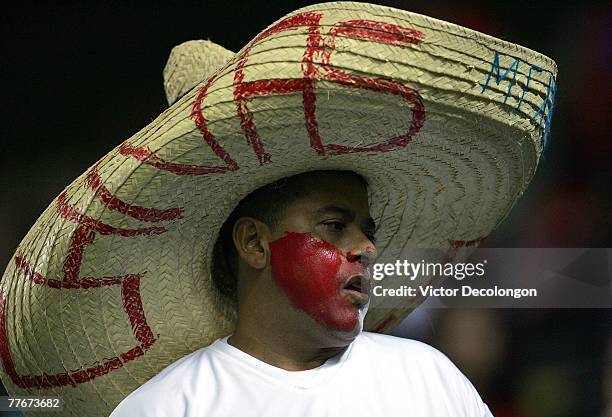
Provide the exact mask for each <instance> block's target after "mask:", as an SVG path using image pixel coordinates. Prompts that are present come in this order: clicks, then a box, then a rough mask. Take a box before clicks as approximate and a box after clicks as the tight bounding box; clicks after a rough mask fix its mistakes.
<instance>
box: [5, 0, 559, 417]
mask: <svg viewBox="0 0 612 417" xmlns="http://www.w3.org/2000/svg"><path fill="white" fill-rule="evenodd" d="M555 75H556V67H555V65H554V62H553V61H552V60H550V59H549V58H547V57H544V56H542V55H540V54H538V53H536V52H533V51H531V50H528V49H527V48H523V47H520V46H518V45H513V44H510V43H508V42H505V41H502V40H499V39H494V38H491V37H489V36H486V35H483V34H480V33H477V32H474V31H470V30H469V29H465V28H461V27H458V26H456V25H452V24H448V23H446V22H441V21H439V20H436V19H432V18H429V17H426V16H421V15H418V14H414V13H410V12H406V11H402V10H397V9H393V8H389V7H383V6H378V5H372V4H366V3H350V2H337V3H325V4H319V5H312V6H309V7H306V8H303V9H300V10H297V11H295V12H293V13H290V14H289V15H287V16H285V17H283V18H281V19H280V20H278V21H277V22H275V23H274V24H272V25H271V26H269V27H268V28H266V29H265V30H264V31H262V32H261V33H260V34H258V35H257V36H256V37H255V38H254V39H253V40H252V41H251V42H249V43H248V44H247V45H246V46H245V47H244V48H243V49H242V50H241V51H240V52H239V53H237V54H233V53H232V52H230V51H227V50H225V49H223V48H221V47H219V46H218V45H214V44H212V43H211V42H207V41H201V42H197V41H196V42H187V43H185V44H183V45H181V46H180V47H178V48H175V50H173V52H172V54H171V57H170V60H169V63H168V65H167V66H166V69H165V87H166V93H167V96H168V99H169V102H170V104H171V106H170V107H169V108H168V109H167V110H166V111H165V112H163V113H162V114H161V115H160V116H159V117H158V118H157V119H155V120H154V121H153V122H151V124H149V125H148V126H146V127H145V128H144V129H142V130H141V131H140V132H138V133H137V134H135V135H134V136H133V137H131V138H129V139H127V140H126V141H124V142H123V143H122V144H121V145H120V146H118V147H117V148H116V149H114V150H112V151H111V152H109V154H107V155H106V156H104V157H103V158H102V159H101V160H100V161H98V162H97V163H96V164H94V165H93V166H92V167H91V168H90V169H89V170H88V171H87V172H86V173H85V174H84V175H82V176H81V177H79V178H78V179H77V180H75V181H74V182H73V183H72V184H71V185H69V186H68V187H67V188H66V189H65V190H64V191H63V192H62V193H61V194H60V195H59V196H58V197H57V199H56V200H55V201H54V202H53V204H51V205H50V206H49V208H48V209H47V210H46V211H45V212H44V213H43V214H42V215H41V217H40V218H39V220H38V221H37V223H36V224H35V225H34V226H33V228H32V229H31V231H30V233H28V235H27V236H26V237H25V238H24V240H23V242H22V243H21V244H20V246H19V248H18V249H17V252H16V254H15V256H14V257H13V259H12V260H11V262H10V264H9V265H8V267H7V269H6V272H5V273H4V276H3V278H2V281H1V282H0V360H1V361H2V367H1V368H0V376H1V377H2V382H3V384H4V385H5V386H6V387H7V390H8V392H9V393H11V395H26V394H29V393H31V392H32V390H36V392H37V393H41V392H42V393H52V394H54V395H60V396H61V397H62V398H63V400H64V411H63V414H64V415H69V416H75V417H81V416H83V415H87V416H92V417H107V416H108V415H109V414H110V413H111V412H112V411H113V409H115V407H116V406H117V404H119V403H121V405H119V407H118V408H117V410H116V411H114V414H113V415H114V416H116V417H119V416H130V417H140V416H161V415H164V416H166V415H171V416H182V417H192V416H196V415H197V416H201V415H215V416H224V415H239V416H249V415H283V416H285V415H287V416H291V415H304V416H306V415H308V416H314V417H316V416H322V415H329V416H335V415H345V414H354V415H381V416H393V415H406V414H411V415H419V416H449V415H452V416H486V415H488V411H487V408H486V406H485V405H484V404H483V403H482V401H481V400H480V398H479V397H478V395H477V394H476V393H475V391H474V389H473V387H472V386H471V384H470V383H469V382H468V381H467V380H466V379H465V378H464V377H463V376H462V375H461V373H460V372H459V371H457V369H456V368H455V367H454V366H453V365H452V364H451V363H450V362H449V361H448V359H446V358H445V357H444V356H443V355H442V354H440V353H439V352H437V351H435V350H434V349H432V348H430V347H427V346H425V345H422V344H420V343H416V342H413V341H408V340H401V339H397V338H392V337H387V336H381V335H377V334H373V333H367V332H362V329H365V330H374V331H375V332H377V333H383V332H386V331H388V330H389V329H391V328H392V327H393V326H394V325H395V324H397V323H399V322H401V320H402V319H403V318H404V317H405V316H406V315H407V314H408V313H409V312H410V311H411V310H412V309H413V308H415V307H416V306H417V305H418V304H419V302H421V301H422V299H419V298H416V299H410V298H407V299H403V300H400V301H399V302H398V303H397V304H393V305H386V306H384V307H385V308H370V309H369V311H368V314H367V316H366V309H367V308H368V304H369V303H372V301H373V300H372V299H371V297H372V294H369V293H368V290H369V289H368V286H369V280H368V266H369V265H370V264H371V263H372V262H373V261H374V259H376V262H394V261H395V259H393V256H392V255H391V252H393V251H395V250H396V249H410V248H437V249H439V248H442V249H443V250H448V249H456V248H458V247H464V246H475V245H477V244H478V242H480V241H481V240H482V239H483V238H484V237H486V236H487V235H488V234H489V233H490V232H491V231H492V230H493V229H494V228H495V226H497V225H498V224H499V223H500V222H501V221H502V220H503V218H504V217H505V216H506V214H507V213H508V211H509V210H510V209H511V208H512V206H513V205H514V203H515V202H516V201H517V199H518V198H519V196H520V195H521V194H522V193H523V192H524V190H525V189H526V187H527V185H528V183H529V181H530V179H531V178H532V176H533V174H534V172H535V169H536V167H537V164H538V161H539V157H540V156H541V154H542V152H543V150H544V148H545V146H546V143H547V139H548V133H549V127H550V120H551V117H552V103H553V101H554V92H555ZM374 221H375V222H376V224H374ZM374 231H375V233H374ZM374 235H375V236H376V246H375V245H374V241H373V236H374ZM390 257H391V258H390ZM385 279H386V280H387V278H385ZM372 305H373V307H375V306H374V303H372ZM230 335H231V337H230ZM32 347H35V348H32ZM160 371H161V373H160ZM139 387H140V388H139ZM130 393H131V394H130ZM126 396H127V399H126ZM123 400H125V401H123ZM122 401H123V402H122Z"/></svg>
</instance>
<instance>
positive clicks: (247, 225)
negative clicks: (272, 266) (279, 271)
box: [232, 217, 270, 269]
mask: <svg viewBox="0 0 612 417" xmlns="http://www.w3.org/2000/svg"><path fill="white" fill-rule="evenodd" d="M232 239H233V240H234V246H235V248H236V252H237V253H238V257H239V258H240V259H241V260H242V261H243V262H245V263H246V264H247V265H249V266H250V267H251V268H254V269H263V268H265V267H266V265H267V264H268V256H269V246H268V242H269V239H270V228H269V227H268V225H267V224H265V223H263V222H261V221H259V220H257V219H254V218H252V217H241V218H239V219H238V220H237V221H236V222H235V223H234V228H233V230H232Z"/></svg>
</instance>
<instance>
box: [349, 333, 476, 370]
mask: <svg viewBox="0 0 612 417" xmlns="http://www.w3.org/2000/svg"><path fill="white" fill-rule="evenodd" d="M360 344H361V345H362V346H364V347H365V349H366V351H367V352H368V354H369V355H371V356H372V357H373V358H376V363H377V364H378V366H383V367H384V366H386V367H387V368H389V371H391V370H393V369H394V370H395V371H396V372H407V373H412V372H415V371H416V370H420V371H421V372H424V373H426V374H438V375H445V376H446V377H449V376H453V377H455V378H458V379H464V378H465V377H464V376H463V374H462V373H461V371H460V370H459V369H457V367H456V366H455V364H454V363H453V362H452V361H451V360H450V359H449V358H448V357H447V356H446V355H445V354H444V353H442V352H440V351H439V350H438V349H436V348H434V347H433V346H430V345H428V344H426V343H423V342H419V341H418V340H413V339H405V338H402V337H396V336H389V335H384V334H379V333H370V332H362V334H361V335H360Z"/></svg>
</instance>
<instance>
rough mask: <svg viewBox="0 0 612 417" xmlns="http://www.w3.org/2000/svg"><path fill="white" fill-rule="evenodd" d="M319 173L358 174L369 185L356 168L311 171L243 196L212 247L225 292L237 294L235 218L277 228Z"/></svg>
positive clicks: (215, 275) (220, 286)
mask: <svg viewBox="0 0 612 417" xmlns="http://www.w3.org/2000/svg"><path fill="white" fill-rule="evenodd" d="M320 173H343V174H349V175H352V176H354V177H356V178H358V179H359V181H361V182H362V183H363V185H364V187H366V186H367V183H366V181H365V179H364V178H363V177H361V176H360V175H358V174H356V173H355V172H353V171H339V170H338V171H309V172H304V173H301V174H297V175H293V176H291V177H285V178H281V179H279V180H277V181H274V182H272V183H270V184H267V185H264V186H263V187H260V188H258V189H256V190H255V191H253V192H252V193H250V194H249V195H247V196H246V197H244V198H243V199H242V200H240V203H238V205H237V206H236V208H235V209H234V211H233V212H232V213H231V214H230V215H229V217H228V218H227V220H226V221H225V222H224V223H223V225H222V226H221V230H220V231H219V237H218V238H217V241H216V243H215V247H214V250H213V267H212V278H213V282H214V284H215V286H216V287H217V289H218V290H219V291H220V292H221V293H222V294H224V295H226V296H230V297H232V298H234V297H235V296H236V294H237V289H238V288H237V287H238V253H237V251H236V247H235V246H234V240H233V238H232V231H233V229H234V224H235V223H236V221H237V220H238V219H240V218H241V217H252V218H254V219H257V220H260V221H262V222H264V223H265V224H267V225H268V226H269V227H270V228H272V229H274V228H275V227H277V226H278V224H279V222H280V220H281V219H282V217H283V214H284V212H285V209H286V208H287V207H288V206H289V205H290V204H291V203H292V202H294V201H295V200H296V199H297V198H298V197H304V196H306V195H308V193H309V192H310V190H311V189H312V184H311V183H308V182H307V179H308V177H310V176H312V175H313V174H320Z"/></svg>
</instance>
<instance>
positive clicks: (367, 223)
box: [316, 205, 376, 230]
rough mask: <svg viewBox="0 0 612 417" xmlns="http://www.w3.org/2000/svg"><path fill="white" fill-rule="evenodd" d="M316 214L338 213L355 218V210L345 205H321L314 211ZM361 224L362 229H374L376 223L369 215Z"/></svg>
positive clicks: (348, 217) (351, 218)
mask: <svg viewBox="0 0 612 417" xmlns="http://www.w3.org/2000/svg"><path fill="white" fill-rule="evenodd" d="M316 213H317V214H319V215H325V214H340V215H341V216H343V217H345V218H347V219H350V220H353V219H354V218H355V212H354V211H353V210H351V209H349V208H346V207H340V206H333V205H331V206H325V207H321V208H320V209H318V210H317V211H316ZM361 226H362V227H363V228H364V229H367V230H376V223H375V222H374V219H372V218H371V217H368V218H367V219H365V220H364V221H363V222H362V224H361Z"/></svg>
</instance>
